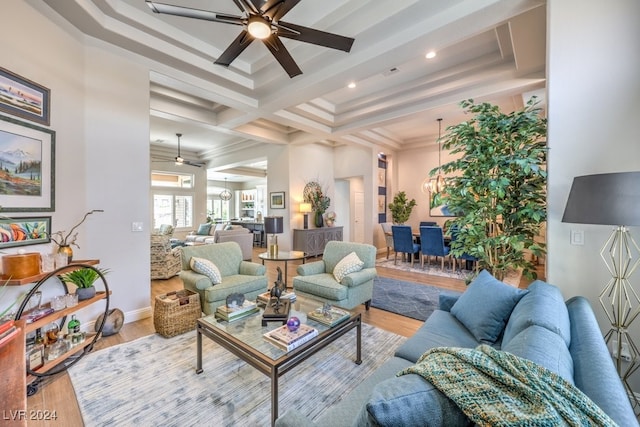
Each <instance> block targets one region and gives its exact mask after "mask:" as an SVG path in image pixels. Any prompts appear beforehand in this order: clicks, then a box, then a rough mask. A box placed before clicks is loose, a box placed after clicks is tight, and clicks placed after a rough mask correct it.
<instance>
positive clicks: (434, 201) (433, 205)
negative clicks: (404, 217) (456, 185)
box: [429, 178, 455, 216]
mask: <svg viewBox="0 0 640 427" xmlns="http://www.w3.org/2000/svg"><path fill="white" fill-rule="evenodd" d="M430 181H431V188H435V186H436V179H435V178H433V179H431V180H430ZM444 191H446V186H445V189H444ZM438 194H439V193H437V192H436V191H433V190H432V191H430V192H429V215H431V216H455V215H453V214H452V213H451V212H450V211H449V209H448V207H447V205H442V204H439V203H438V197H437V196H438Z"/></svg>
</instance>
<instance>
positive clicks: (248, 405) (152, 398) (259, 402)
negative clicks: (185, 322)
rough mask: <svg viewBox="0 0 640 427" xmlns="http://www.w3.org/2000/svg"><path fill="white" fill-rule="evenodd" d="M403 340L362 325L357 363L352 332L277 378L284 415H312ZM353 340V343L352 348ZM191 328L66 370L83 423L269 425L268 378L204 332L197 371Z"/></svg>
mask: <svg viewBox="0 0 640 427" xmlns="http://www.w3.org/2000/svg"><path fill="white" fill-rule="evenodd" d="M404 340H405V338H404V337H401V336H399V335H395V334H392V333H390V332H387V331H384V330H382V329H378V328H375V327H373V326H370V325H366V324H363V325H362V364H361V365H356V364H355V363H354V358H355V330H352V331H350V332H349V333H347V334H345V335H344V336H343V337H341V338H339V339H338V340H336V341H335V342H334V343H332V344H330V345H328V346H327V347H325V348H324V349H322V350H320V351H319V352H318V353H316V354H315V355H314V356H312V357H311V358H309V359H308V360H306V361H304V362H302V363H301V364H300V365H298V366H297V367H296V368H294V369H293V370H291V371H289V372H288V373H286V374H284V375H283V376H282V377H280V380H279V388H280V392H279V396H280V398H279V408H280V415H282V414H283V413H284V412H285V411H286V410H287V409H288V408H296V409H298V410H299V411H301V412H302V413H303V414H305V415H307V416H308V417H310V418H311V419H316V418H318V416H319V415H321V414H322V412H323V411H324V410H325V409H326V408H328V407H330V406H331V405H332V404H333V403H335V402H338V401H339V400H341V399H342V398H343V396H345V395H346V394H347V393H348V392H349V391H350V390H352V389H353V388H354V387H356V386H357V385H358V384H359V383H360V382H361V381H362V380H364V379H365V378H366V377H368V376H369V375H370V374H371V373H372V372H373V371H374V370H376V369H377V368H378V367H379V366H380V365H381V364H383V363H384V362H385V361H386V360H388V359H389V358H391V356H392V355H393V353H394V351H395V349H396V348H397V347H398V346H399V345H400V344H401V343H402V342H404ZM352 344H353V345H352ZM195 364H196V334H195V331H193V332H188V333H186V334H183V335H179V336H177V337H174V338H169V339H167V338H163V337H162V336H160V335H157V334H156V335H150V336H147V337H143V338H140V339H137V340H135V341H131V342H128V343H125V344H120V345H117V346H113V347H109V348H106V349H104V350H100V351H97V352H95V353H91V354H89V355H87V356H85V357H83V358H82V359H81V360H79V361H78V363H76V364H75V365H74V366H73V367H71V368H70V369H69V371H68V372H69V376H70V377H71V382H72V384H73V387H74V389H75V392H76V396H77V399H78V404H79V406H80V411H81V413H82V418H83V420H84V425H87V426H110V425H113V426H122V425H135V426H159V425H162V426H186V425H215V426H269V425H270V420H271V391H270V381H269V378H268V377H267V376H265V375H263V374H261V373H259V372H258V371H257V370H255V369H254V368H252V367H251V366H249V365H247V364H246V363H244V362H243V361H241V360H240V359H238V358H237V357H235V356H234V355H233V354H231V353H230V352H228V351H226V350H224V349H223V348H222V347H220V346H218V345H217V344H215V343H214V342H213V341H211V340H210V339H208V338H206V337H203V369H204V372H202V373H201V374H199V375H197V374H196V373H195Z"/></svg>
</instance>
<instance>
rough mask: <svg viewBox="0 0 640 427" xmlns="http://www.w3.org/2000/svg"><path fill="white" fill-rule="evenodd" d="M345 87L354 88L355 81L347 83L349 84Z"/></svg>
mask: <svg viewBox="0 0 640 427" xmlns="http://www.w3.org/2000/svg"><path fill="white" fill-rule="evenodd" d="M347 87H348V88H349V89H355V87H356V82H351V83H349V84H348V85H347Z"/></svg>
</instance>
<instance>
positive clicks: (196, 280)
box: [180, 270, 213, 291]
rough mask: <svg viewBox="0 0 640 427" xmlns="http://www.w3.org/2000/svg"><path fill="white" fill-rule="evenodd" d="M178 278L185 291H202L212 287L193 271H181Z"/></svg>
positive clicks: (206, 279)
mask: <svg viewBox="0 0 640 427" xmlns="http://www.w3.org/2000/svg"><path fill="white" fill-rule="evenodd" d="M180 278H181V279H182V282H183V283H184V287H185V289H190V290H193V291H195V290H197V289H199V290H201V291H204V290H205V289H207V288H210V287H211V286H213V283H212V282H211V280H210V279H209V278H208V277H207V276H205V275H204V274H198V273H196V272H195V271H193V270H182V271H181V272H180Z"/></svg>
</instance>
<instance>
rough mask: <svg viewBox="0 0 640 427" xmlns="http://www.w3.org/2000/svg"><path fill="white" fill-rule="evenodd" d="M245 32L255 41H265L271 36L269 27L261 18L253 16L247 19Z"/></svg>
mask: <svg viewBox="0 0 640 427" xmlns="http://www.w3.org/2000/svg"><path fill="white" fill-rule="evenodd" d="M247 31H248V32H249V34H251V35H252V36H253V37H255V38H257V39H266V38H267V37H269V36H270V35H271V26H270V25H269V24H268V23H267V21H265V20H264V19H263V18H261V17H259V16H257V15H254V16H251V17H250V18H249V23H248V24H247Z"/></svg>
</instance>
